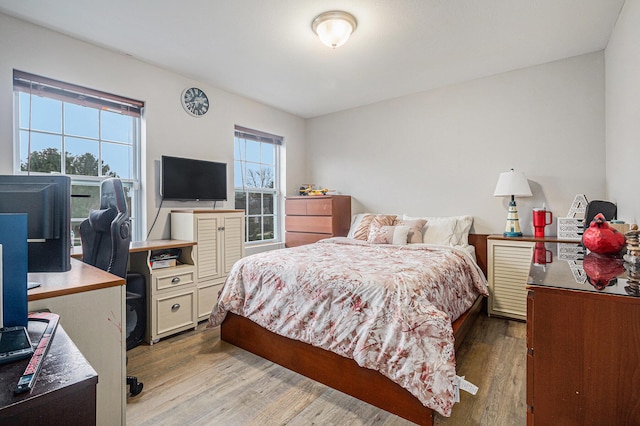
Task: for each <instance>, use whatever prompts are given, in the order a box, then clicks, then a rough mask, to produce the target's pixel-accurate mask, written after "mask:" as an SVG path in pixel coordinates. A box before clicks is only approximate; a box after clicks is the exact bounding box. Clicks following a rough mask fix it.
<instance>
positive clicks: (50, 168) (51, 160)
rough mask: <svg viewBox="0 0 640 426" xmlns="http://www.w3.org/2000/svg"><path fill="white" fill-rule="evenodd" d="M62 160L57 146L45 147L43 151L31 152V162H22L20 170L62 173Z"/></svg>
mask: <svg viewBox="0 0 640 426" xmlns="http://www.w3.org/2000/svg"><path fill="white" fill-rule="evenodd" d="M61 167H62V162H61V161H60V151H58V150H57V149H56V148H45V149H43V150H42V151H34V152H32V153H31V162H30V164H27V163H26V162H23V163H22V164H20V170H22V171H23V172H26V171H28V170H29V169H31V171H36V172H42V173H60V171H61Z"/></svg>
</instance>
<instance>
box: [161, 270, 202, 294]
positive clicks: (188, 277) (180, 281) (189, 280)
mask: <svg viewBox="0 0 640 426" xmlns="http://www.w3.org/2000/svg"><path fill="white" fill-rule="evenodd" d="M161 271H162V272H156V271H154V272H153V282H154V288H155V290H157V291H161V290H166V289H169V288H171V289H173V288H178V287H182V286H186V285H190V284H193V283H194V282H195V278H194V277H195V268H194V267H193V266H184V267H183V266H179V267H176V268H167V269H166V270H161Z"/></svg>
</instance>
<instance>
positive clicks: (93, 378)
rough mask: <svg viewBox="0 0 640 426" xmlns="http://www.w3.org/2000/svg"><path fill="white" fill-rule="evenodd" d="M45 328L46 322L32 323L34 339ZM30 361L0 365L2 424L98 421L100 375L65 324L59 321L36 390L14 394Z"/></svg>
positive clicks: (0, 414)
mask: <svg viewBox="0 0 640 426" xmlns="http://www.w3.org/2000/svg"><path fill="white" fill-rule="evenodd" d="M44 328H45V324H43V323H37V322H35V323H34V322H30V323H29V335H30V337H31V339H32V341H33V342H34V343H36V342H37V341H38V339H39V338H40V336H41V335H42V332H43V331H44ZM28 363H29V360H28V359H24V360H20V361H15V362H12V363H10V364H6V365H2V367H1V369H0V424H7V425H8V424H29V425H52V424H57V423H64V424H65V425H91V424H95V422H96V385H97V383H98V375H97V374H96V372H95V370H94V369H93V368H92V367H91V365H89V363H88V362H87V360H86V359H85V358H84V356H83V355H82V353H80V351H79V350H78V348H77V347H76V346H75V345H74V344H73V342H72V341H71V339H70V338H69V336H68V335H67V333H66V332H65V330H64V329H63V328H62V326H60V325H58V328H57V330H56V333H55V335H54V337H53V340H52V341H51V346H50V348H49V353H48V354H47V356H46V358H45V359H44V361H43V365H42V370H41V371H40V374H39V375H38V379H37V381H36V384H35V386H34V388H33V390H32V391H31V392H30V393H23V394H20V395H15V394H14V393H13V390H14V389H15V387H16V384H17V383H18V379H19V378H20V376H21V375H22V373H23V372H24V369H25V368H26V366H27V364H28Z"/></svg>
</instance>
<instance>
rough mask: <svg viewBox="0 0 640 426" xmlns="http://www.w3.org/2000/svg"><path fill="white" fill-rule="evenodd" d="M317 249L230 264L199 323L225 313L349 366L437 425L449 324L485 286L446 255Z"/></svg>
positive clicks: (445, 392) (428, 250)
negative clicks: (408, 398) (386, 384)
mask: <svg viewBox="0 0 640 426" xmlns="http://www.w3.org/2000/svg"><path fill="white" fill-rule="evenodd" d="M347 241H348V240H346V239H343V240H325V241H321V242H318V243H316V244H310V245H306V246H301V247H296V248H290V249H283V250H274V251H269V252H265V253H260V254H256V255H253V256H249V257H246V258H244V259H241V260H240V261H238V262H237V263H236V264H235V265H234V267H233V268H232V270H231V272H230V274H229V277H228V279H227V281H226V283H225V285H224V287H223V289H222V291H221V293H220V297H219V301H218V304H217V305H216V306H215V307H214V309H213V311H212V313H211V316H210V318H209V323H210V325H212V326H215V325H219V324H220V323H222V321H223V320H224V318H225V316H226V313H227V312H233V313H235V314H238V315H241V316H244V317H246V318H248V319H250V320H252V321H253V322H255V323H257V324H259V325H260V326H262V327H264V328H266V329H268V330H270V331H272V332H274V333H277V334H280V335H282V336H286V337H289V338H292V339H296V340H300V341H303V342H306V343H309V344H312V345H314V346H318V347H321V348H324V349H326V350H330V351H333V352H335V353H337V354H339V355H342V356H345V357H348V358H352V359H354V360H355V361H356V362H357V363H358V365H360V366H362V367H366V368H371V369H374V370H377V371H379V372H380V373H382V374H383V375H385V376H387V377H388V378H390V379H391V380H393V381H395V382H396V383H398V384H399V385H400V386H402V387H404V388H405V389H407V390H409V391H410V392H411V393H412V394H413V395H415V396H416V397H417V398H418V399H419V400H420V401H421V402H422V403H423V404H424V405H425V406H427V407H429V408H431V409H434V410H436V411H438V412H439V413H441V414H442V415H444V416H449V415H450V414H451V408H452V406H453V403H454V387H453V378H454V375H455V373H456V371H455V352H454V337H453V329H452V326H451V322H452V321H453V320H455V319H456V318H458V317H459V316H460V315H461V314H462V313H463V312H464V311H466V310H467V309H468V308H469V307H471V305H472V304H473V302H474V301H475V299H476V298H477V295H478V294H483V295H485V296H486V295H487V283H486V279H485V278H484V275H483V274H482V272H480V271H479V268H478V267H477V265H476V264H475V262H474V261H473V260H472V259H471V258H470V257H469V256H468V255H467V254H465V253H463V252H462V251H458V250H455V249H450V248H444V247H437V248H434V247H433V246H425V245H422V244H412V245H406V246H392V245H369V244H362V243H359V244H351V243H348V242H347Z"/></svg>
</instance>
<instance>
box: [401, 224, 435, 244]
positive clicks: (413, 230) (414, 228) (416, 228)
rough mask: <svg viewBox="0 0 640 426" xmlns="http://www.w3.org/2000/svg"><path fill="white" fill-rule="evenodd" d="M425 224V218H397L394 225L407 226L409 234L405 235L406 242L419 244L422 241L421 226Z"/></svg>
mask: <svg viewBox="0 0 640 426" xmlns="http://www.w3.org/2000/svg"><path fill="white" fill-rule="evenodd" d="M426 224H427V221H426V220H425V219H414V220H397V221H396V223H395V225H398V226H400V225H401V226H408V227H409V228H410V229H409V234H408V235H407V242H408V243H409V244H420V243H422V228H424V225H426Z"/></svg>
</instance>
